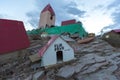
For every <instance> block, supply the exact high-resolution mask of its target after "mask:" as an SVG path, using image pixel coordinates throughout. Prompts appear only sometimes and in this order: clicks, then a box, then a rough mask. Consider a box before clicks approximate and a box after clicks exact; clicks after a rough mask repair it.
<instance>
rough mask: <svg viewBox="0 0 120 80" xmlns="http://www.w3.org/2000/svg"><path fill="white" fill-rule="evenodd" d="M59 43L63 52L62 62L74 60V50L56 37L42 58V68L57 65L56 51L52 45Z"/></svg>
mask: <svg viewBox="0 0 120 80" xmlns="http://www.w3.org/2000/svg"><path fill="white" fill-rule="evenodd" d="M60 43H62V45H63V46H64V50H62V51H63V61H69V60H72V59H74V50H73V49H72V48H71V47H70V46H69V44H67V43H66V42H65V41H64V40H63V39H61V38H60V37H58V38H57V39H56V40H55V41H54V42H53V43H52V44H51V46H50V47H49V48H48V49H47V50H46V52H45V53H44V55H43V57H42V66H47V65H52V64H56V63H57V56H56V51H55V50H54V45H55V44H60Z"/></svg>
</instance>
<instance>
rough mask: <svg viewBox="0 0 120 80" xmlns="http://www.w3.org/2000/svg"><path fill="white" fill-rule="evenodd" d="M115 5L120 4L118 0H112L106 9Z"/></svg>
mask: <svg viewBox="0 0 120 80" xmlns="http://www.w3.org/2000/svg"><path fill="white" fill-rule="evenodd" d="M116 6H120V0H114V2H112V3H111V4H110V5H108V6H107V8H108V9H111V8H115V7H116Z"/></svg>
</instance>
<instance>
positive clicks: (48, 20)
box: [39, 4, 55, 28]
mask: <svg viewBox="0 0 120 80" xmlns="http://www.w3.org/2000/svg"><path fill="white" fill-rule="evenodd" d="M54 25H55V12H54V10H53V9H52V7H51V5H50V4H48V5H47V6H46V7H45V8H44V9H43V10H42V11H41V14H40V20H39V28H46V27H52V26H54Z"/></svg>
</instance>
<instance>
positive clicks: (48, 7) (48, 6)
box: [41, 4, 55, 15]
mask: <svg viewBox="0 0 120 80" xmlns="http://www.w3.org/2000/svg"><path fill="white" fill-rule="evenodd" d="M46 11H49V12H50V13H51V14H52V15H55V12H54V10H53V9H52V7H51V5H50V4H48V5H47V6H46V7H45V8H44V9H43V10H42V12H41V13H43V12H46Z"/></svg>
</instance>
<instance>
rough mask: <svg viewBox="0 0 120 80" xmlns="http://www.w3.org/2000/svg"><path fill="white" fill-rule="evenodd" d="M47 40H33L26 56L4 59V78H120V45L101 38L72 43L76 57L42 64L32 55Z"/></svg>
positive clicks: (1, 79) (1, 69)
mask: <svg viewBox="0 0 120 80" xmlns="http://www.w3.org/2000/svg"><path fill="white" fill-rule="evenodd" d="M45 43H47V40H45V39H43V40H31V47H29V48H28V49H26V52H27V53H25V55H24V56H22V57H19V58H18V59H17V60H12V61H9V62H6V63H0V80H33V79H34V80H120V77H119V76H120V48H114V47H112V46H111V45H109V44H108V43H107V42H105V41H103V40H101V39H99V38H95V40H94V41H92V42H90V43H87V44H77V43H76V42H74V43H70V45H71V46H73V47H74V48H75V49H76V52H75V58H76V59H75V60H74V61H70V62H68V63H62V64H59V65H55V66H52V67H50V68H43V67H42V68H41V67H40V66H39V61H38V62H35V63H32V62H31V61H30V60H29V55H31V54H34V53H37V52H38V50H39V49H40V48H41V47H42V46H43V45H45ZM35 78H39V79H35Z"/></svg>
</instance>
